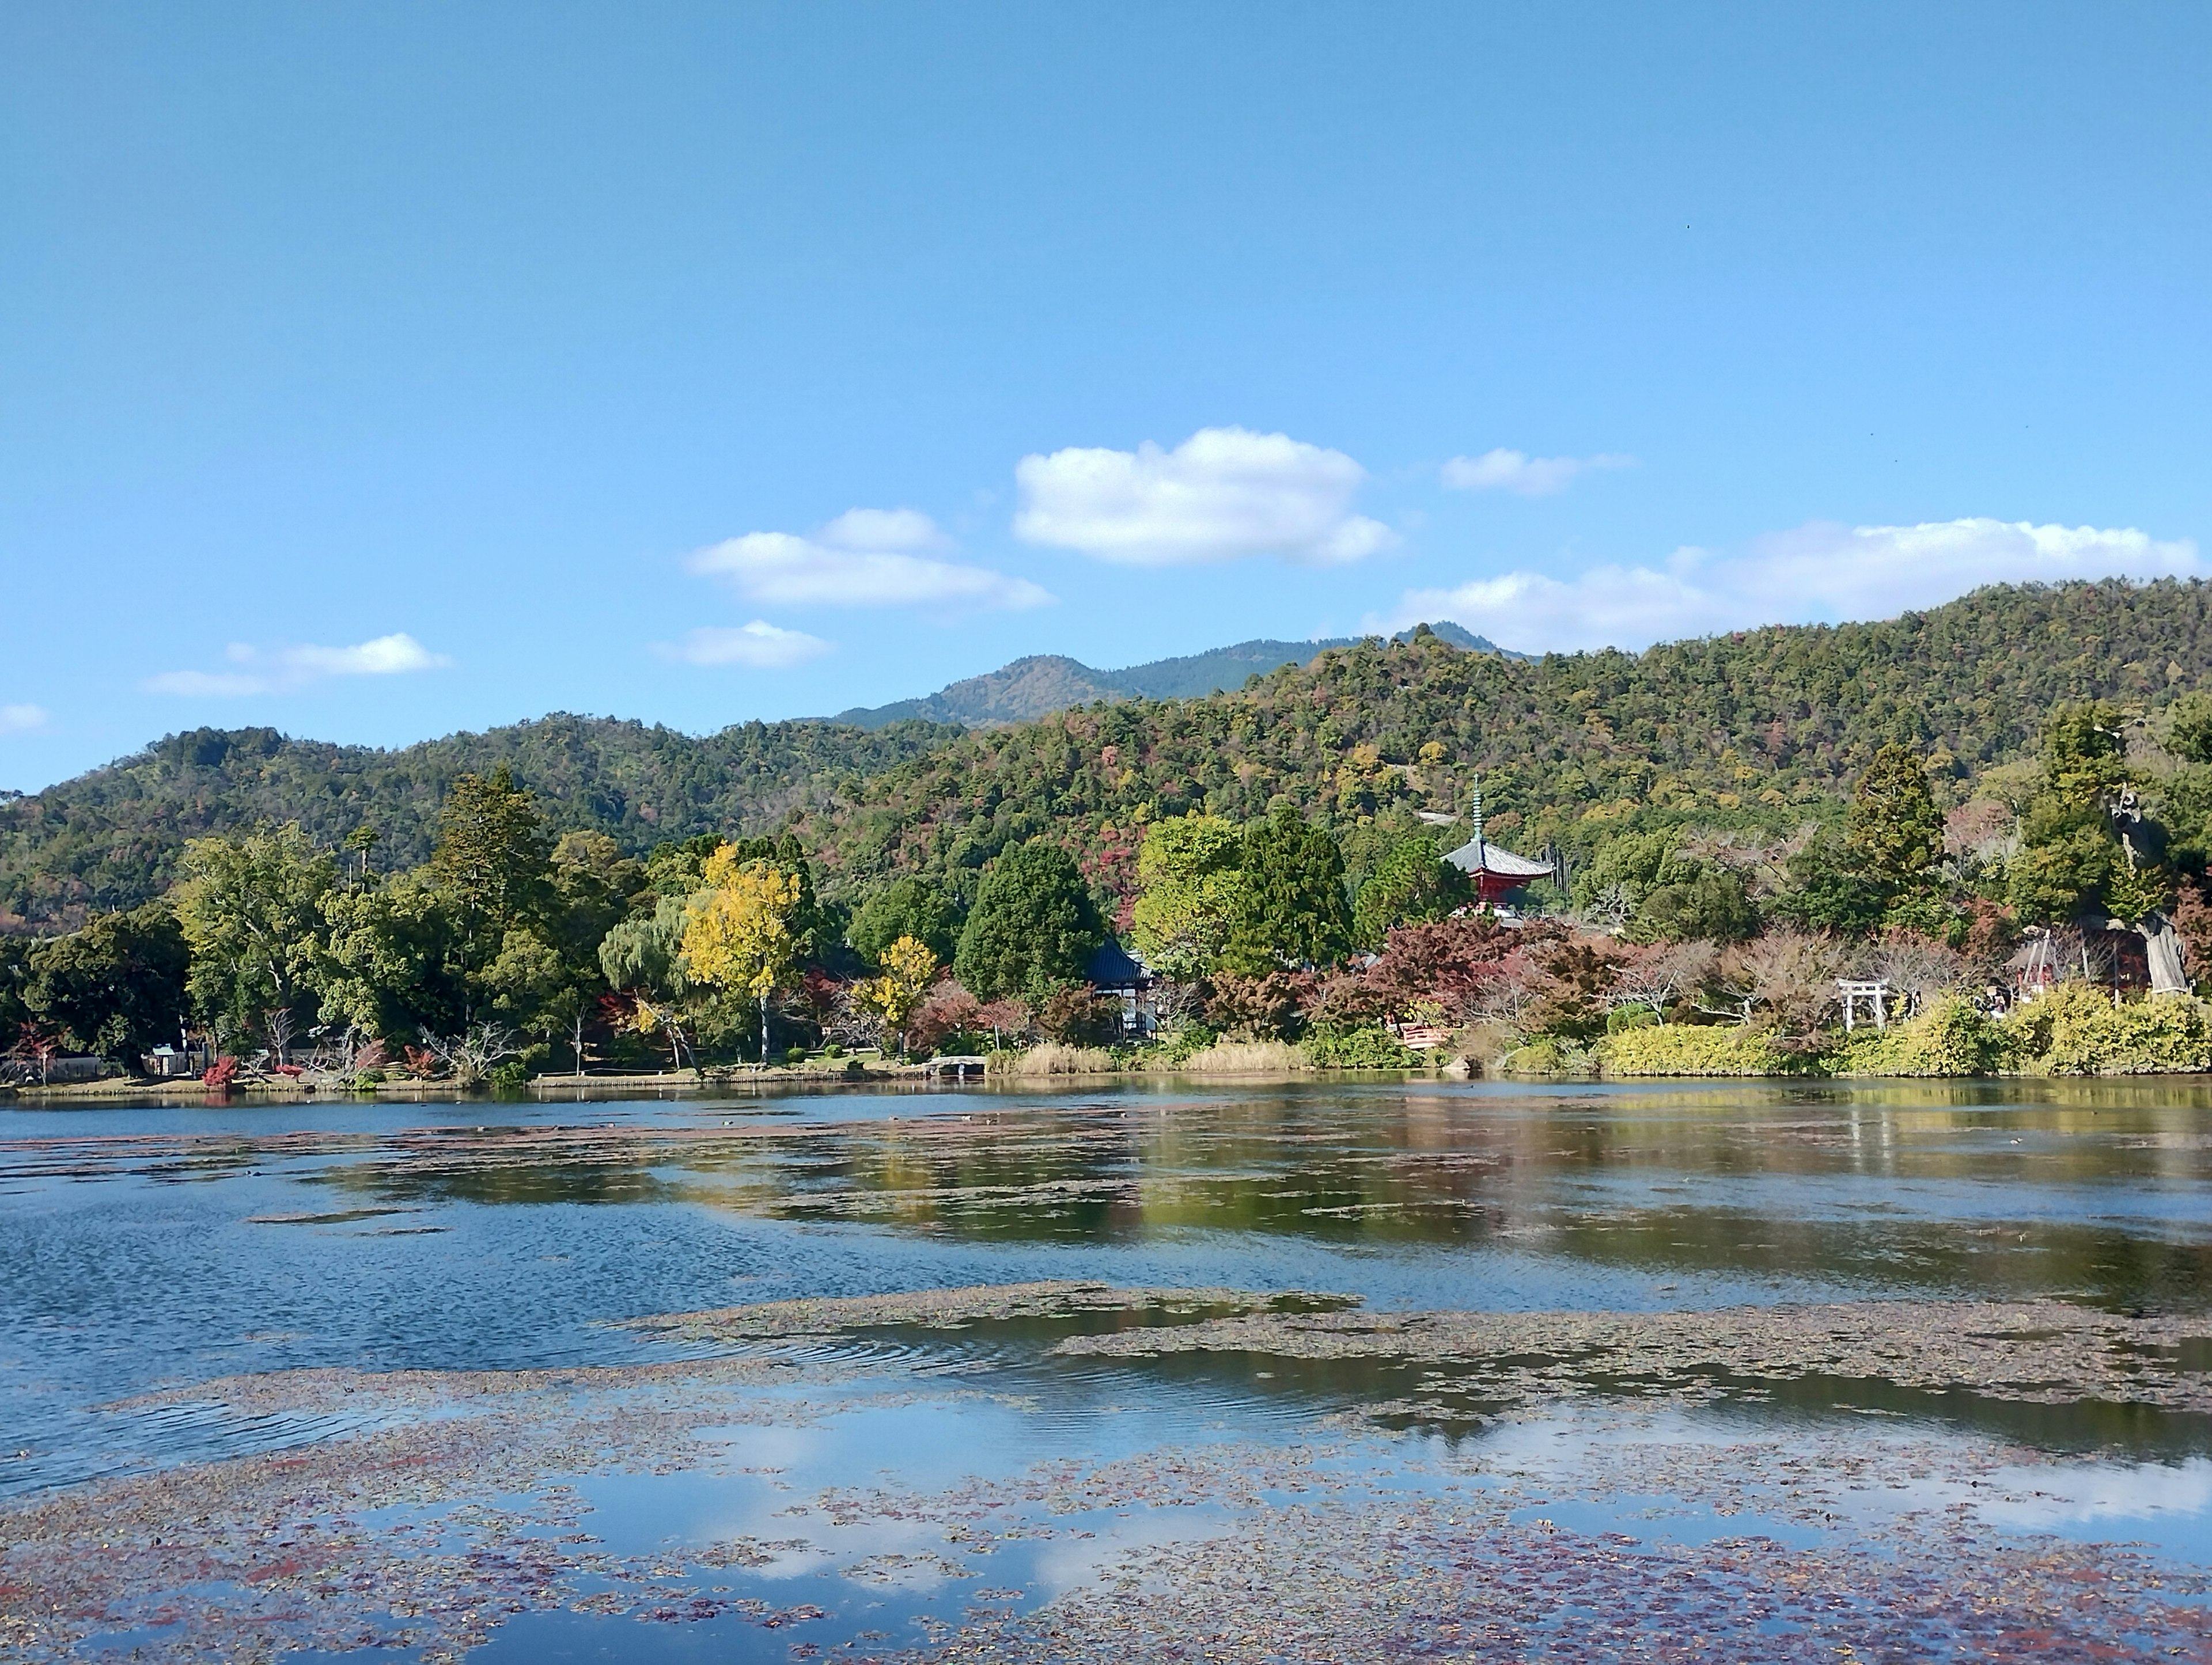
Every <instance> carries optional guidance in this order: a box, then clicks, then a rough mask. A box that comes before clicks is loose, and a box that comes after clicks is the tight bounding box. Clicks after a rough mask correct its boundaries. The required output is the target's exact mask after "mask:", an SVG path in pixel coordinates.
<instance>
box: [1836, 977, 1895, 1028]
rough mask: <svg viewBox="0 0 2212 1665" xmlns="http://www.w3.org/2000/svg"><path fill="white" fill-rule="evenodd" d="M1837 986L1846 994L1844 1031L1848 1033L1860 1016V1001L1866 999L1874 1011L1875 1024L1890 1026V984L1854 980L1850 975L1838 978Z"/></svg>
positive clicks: (1877, 1025)
mask: <svg viewBox="0 0 2212 1665" xmlns="http://www.w3.org/2000/svg"><path fill="white" fill-rule="evenodd" d="M1836 987H1838V989H1840V990H1842V991H1843V996H1844V1034H1846V1035H1848V1034H1850V1032H1851V1030H1852V1029H1853V1027H1854V1026H1855V1024H1856V1022H1857V1018H1858V1011H1859V1002H1860V1001H1861V1000H1864V1001H1865V1002H1866V1003H1867V1005H1868V1006H1870V1007H1871V1008H1873V1011H1874V1026H1875V1028H1876V1029H1887V1028H1888V1027H1889V1006H1888V1002H1889V998H1890V990H1889V985H1888V984H1887V983H1884V982H1872V983H1867V982H1854V981H1851V980H1850V978H1848V977H1838V978H1837V979H1836Z"/></svg>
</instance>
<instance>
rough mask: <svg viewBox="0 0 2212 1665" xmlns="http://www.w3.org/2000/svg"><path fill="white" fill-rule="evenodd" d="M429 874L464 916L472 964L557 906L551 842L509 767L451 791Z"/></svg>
mask: <svg viewBox="0 0 2212 1665" xmlns="http://www.w3.org/2000/svg"><path fill="white" fill-rule="evenodd" d="M430 870H431V872H432V873H433V874H434V875H435V877H436V878H437V881H438V884H439V887H440V888H441V890H444V891H445V892H446V894H447V896H450V897H451V898H452V901H453V909H454V912H455V913H456V914H457V915H459V917H460V920H461V922H462V923H461V928H462V930H463V932H464V933H465V934H466V936H467V937H468V939H469V946H470V949H471V955H470V963H471V964H472V965H473V964H477V963H480V961H479V959H478V955H479V954H480V953H484V951H486V950H488V951H489V954H496V953H497V952H498V951H499V945H500V941H501V938H503V937H504V936H505V935H506V933H507V932H508V931H509V930H511V929H512V928H513V927H516V926H518V925H522V924H525V923H529V922H533V921H538V920H539V919H541V918H542V917H543V916H544V914H545V912H546V909H547V907H548V904H549V903H550V902H551V900H552V890H553V839H552V836H551V835H550V833H548V832H547V831H546V828H545V817H544V816H542V815H540V814H539V813H538V806H537V804H536V802H535V801H534V800H533V799H532V797H531V795H530V793H527V792H526V791H524V790H523V789H522V788H521V787H518V786H516V785H515V784H514V772H513V770H512V769H509V768H508V767H507V765H506V764H505V763H501V764H500V765H499V766H498V767H497V768H496V769H493V770H492V771H491V772H490V773H489V774H488V775H462V776H461V777H460V778H459V780H457V781H454V782H453V786H452V787H451V788H450V789H449V790H448V791H447V793H446V802H445V806H444V807H443V808H442V809H441V810H440V811H438V847H437V848H436V849H435V851H433V852H432V853H431V856H430ZM489 954H487V955H486V956H485V957H489Z"/></svg>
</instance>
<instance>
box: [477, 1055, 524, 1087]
mask: <svg viewBox="0 0 2212 1665" xmlns="http://www.w3.org/2000/svg"><path fill="white" fill-rule="evenodd" d="M484 1079H485V1080H486V1081H488V1082H489V1084H490V1085H492V1087H493V1088H494V1089H495V1090H497V1091H502V1092H513V1091H516V1090H518V1089H520V1088H522V1087H526V1086H528V1085H530V1066H529V1065H527V1064H526V1063H524V1062H523V1061H522V1060H520V1058H510V1059H508V1060H507V1061H506V1062H504V1063H501V1064H495V1065H493V1066H492V1069H491V1073H490V1074H489V1075H488V1076H486V1077H485V1078H484Z"/></svg>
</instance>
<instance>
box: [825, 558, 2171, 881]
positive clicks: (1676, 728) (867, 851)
mask: <svg viewBox="0 0 2212 1665" xmlns="http://www.w3.org/2000/svg"><path fill="white" fill-rule="evenodd" d="M2209 649H2212V590H2208V589H2207V587H2206V586H2204V585H2203V584H2202V583H2197V582H2191V583H2180V582H2175V581H2170V580H2168V581H2160V582H2158V583H2154V584H2150V585H2146V586H2133V585H2130V584H2128V583H2125V582H2123V581H2119V580H2112V581H2109V582H2105V583H2100V584H2087V585H2069V586H2048V587H2046V586H1998V587H1993V588H1990V589H1986V590H1983V591H1979V592H1976V593H1975V594H1973V595H1971V596H1968V597H1966V598H1964V599H1960V600H1959V601H1956V602H1953V603H1950V604H1948V605H1945V606H1942V607H1938V608H1935V609H1932V610H1930V611H1927V612H1923V613H1910V614H1906V615H1905V616H1903V617H1899V618H1897V619H1893V620H1889V621H1886V622H1882V623H1871V624H1846V625H1841V626H1790V627H1774V628H1771V629H1762V630H1755V631H1747V632H1741V633H1738V634H1735V635H1727V636H1718V637H1713V638H1709V639H1705V640H1700V641H1686V642H1678V643H1672V644H1668V645H1666V646H1662V647H1654V648H1652V649H1650V650H1649V651H1648V652H1645V653H1614V652H1605V653H1576V654H1553V655H1548V656H1547V657H1546V658H1544V659H1541V660H1536V661H1533V662H1516V661H1514V660H1511V659H1504V658H1501V657H1498V656H1494V655H1489V654H1476V653H1460V652H1456V651H1454V650H1452V649H1451V648H1449V647H1447V646H1446V645H1445V644H1444V643H1443V642H1441V641H1435V640H1433V639H1429V638H1421V639H1418V640H1416V641H1414V642H1413V643H1412V644H1411V645H1400V644H1396V643H1392V644H1388V645H1386V644H1382V643H1376V642H1370V643H1367V644H1364V645H1362V646H1358V647H1352V648H1347V649H1343V650H1338V651H1332V652H1329V653H1323V654H1322V655H1321V656H1320V657H1319V658H1318V659H1316V660H1315V661H1314V662H1313V663H1312V664H1311V665H1306V666H1303V667H1298V668H1294V669H1289V670H1285V671H1278V672H1276V673H1275V674H1274V675H1273V676H1272V677H1269V678H1267V679H1266V680H1265V681H1264V682H1262V683H1261V684H1260V685H1259V686H1257V687H1256V688H1255V689H1252V690H1247V691H1243V692H1239V693H1236V694H1225V695H1218V696H1214V697H1212V698H1210V699H1206V700H1202V701H1183V702H1176V701H1170V702H1127V703H1123V704H1118V705H1112V706H1097V707H1093V708H1089V709H1086V710H1082V711H1072V712H1066V713H1061V714H1056V715H1054V716H1050V717H1048V718H1045V719H1043V720H1041V721H1038V722H1036V723H1032V724H1028V725H1024V726H1020V727H1017V728H1008V729H1000V730H996V731H992V732H980V733H970V734H968V735H965V736H963V737H962V738H959V739H957V740H956V741H954V742H952V743H951V744H949V745H947V746H945V747H944V748H942V749H940V750H937V751H935V752H933V753H931V754H929V755H927V756H926V757H915V758H914V759H912V760H911V761H909V762H907V763H901V764H899V765H897V766H896V767H894V768H892V769H888V770H885V771H884V772H883V773H882V774H880V775H875V776H873V777H872V778H871V779H869V780H868V781H866V782H864V783H862V784H861V787H860V790H859V791H858V792H857V793H854V794H851V795H850V796H848V797H845V798H842V799H839V800H838V801H836V803H834V804H830V805H818V806H811V807H810V809H809V810H808V811H807V812H806V814H805V817H804V825H803V829H802V836H805V837H806V838H807V839H808V840H809V841H810V842H812V843H814V844H815V845H816V846H817V848H820V849H821V850H822V851H823V884H824V889H825V890H827V891H829V892H830V893H832V894H835V893H837V892H839V891H852V890H859V889H860V888H864V887H865V885H866V884H867V883H868V882H870V880H871V879H872V878H873V877H875V876H877V875H879V874H882V873H885V872H894V871H916V872H934V873H939V874H941V875H944V876H945V877H946V878H950V879H952V880H954V882H955V883H954V888H956V889H957V888H961V886H960V885H959V884H958V883H957V873H958V871H959V870H961V869H963V868H974V867H976V866H981V863H983V862H984V861H986V860H988V859H990V857H991V856H993V855H994V854H996V852H997V851H998V850H999V849H1000V848H1004V847H1005V846H1006V844H1007V843H1009V842H1015V841H1018V840H1019V839H1022V838H1025V837H1028V836H1032V835H1034V834H1036V833H1040V832H1047V831H1052V832H1055V833H1057V834H1058V835H1059V836H1061V837H1063V838H1064V839H1065V840H1066V842H1069V843H1070V844H1072V845H1073V846H1074V847H1075V848H1078V849H1079V850H1080V851H1081V852H1082V853H1083V854H1085V856H1086V858H1087V860H1089V861H1090V862H1091V869H1092V872H1093V873H1094V876H1095V877H1096V878H1097V879H1098V881H1099V882H1100V883H1101V884H1102V886H1103V887H1105V888H1111V889H1115V890H1124V891H1126V884H1125V882H1124V881H1125V878H1126V873H1127V869H1128V866H1129V864H1130V861H1131V860H1132V844H1133V840H1132V835H1131V829H1132V827H1133V823H1138V822H1140V821H1142V820H1145V819H1150V818H1157V817H1160V816H1163V815H1172V814H1176V813H1178V812H1180V811H1184V810H1187V809H1193V808H1200V807H1203V808H1206V809H1210V810H1212V811H1215V812H1218V813H1219V814H1222V815H1225V816H1228V817H1231V818H1235V819H1249V818H1250V817H1254V816H1255V815H1258V814H1259V813H1261V811H1263V810H1264V809H1265V808H1266V806H1267V803H1268V801H1269V800H1270V799H1272V798H1273V797H1275V796H1277V795H1284V796H1287V797H1289V798H1291V799H1293V800H1294V801H1295V802H1297V804H1299V805H1301V806H1302V807H1304V808H1305V809H1307V810H1308V811H1310V812H1318V813H1319V814H1321V815H1322V816H1323V817H1326V818H1328V819H1329V820H1330V821H1332V822H1334V823H1337V824H1339V825H1340V826H1353V827H1356V826H1358V825H1359V824H1360V823H1362V822H1363V821H1365V820H1368V819H1370V818H1372V817H1378V816H1381V817H1390V816H1392V815H1394V814H1396V815H1401V816H1403V815H1408V814H1409V813H1410V811H1412V810H1413V809H1415V808H1429V809H1444V808H1449V809H1454V810H1456V809H1459V808H1461V807H1462V805H1463V803H1464V797H1465V793H1466V788H1467V786H1468V779H1469V776H1470V775H1472V774H1473V772H1474V771H1475V770H1478V769H1479V770H1480V772H1481V775H1482V781H1483V787H1484V794H1485V798H1486V802H1487V805H1488V806H1489V809H1490V812H1491V817H1492V819H1491V822H1490V826H1491V829H1492V833H1493V835H1495V836H1499V837H1500V838H1501V839H1504V840H1505V841H1508V842H1514V843H1518V844H1521V845H1522V846H1523V847H1524V848H1537V847H1540V846H1541V845H1542V844H1543V843H1544V842H1547V840H1557V841H1558V842H1559V843H1561V844H1562V845H1563V846H1565V847H1566V848H1570V849H1575V848H1589V847H1590V846H1592V845H1593V844H1595V842H1598V841H1599V840H1600V839H1601V838H1602V837H1604V836H1607V835H1609V834H1611V833H1613V832H1615V831H1619V830H1621V829H1624V828H1626V827H1629V826H1634V825H1638V824H1644V823H1666V822H1672V823H1682V822H1686V821H1697V822H1699V823H1710V824H1719V825H1723V826H1725V825H1729V824H1737V825H1765V826H1768V827H1773V828H1776V829H1780V828H1784V827H1787V826H1791V825H1795V824H1797V823H1802V822H1803V821H1804V820H1806V819H1808V818H1814V817H1825V816H1826V815H1829V814H1831V813H1832V812H1833V811H1834V809H1835V807H1836V806H1837V805H1838V804H1839V803H1840V801H1841V797H1842V795H1843V794H1844V793H1845V792H1846V790H1847V788H1848V786H1849V783H1850V781H1851V780H1852V779H1853V778H1854V777H1855V776H1856V775H1857V773H1858V772H1859V771H1860V770H1861V769H1863V768H1864V767H1865V765H1866V763H1867V762H1868V760H1869V758H1871V757H1872V756H1873V754H1874V752H1875V750H1876V749H1877V748H1878V747H1879V746H1881V744H1883V743H1884V742H1885V741H1888V740H1892V739H1896V740H1902V741H1905V742H1906V743H1908V744H1911V746H1912V747H1913V748H1914V749H1915V750H1918V751H1921V752H1923V753H1924V754H1927V755H1928V756H1929V758H1930V759H1931V766H1932V768H1933V769H1934V770H1935V772H1936V774H1937V775H1938V776H1939V778H1942V779H1946V780H1948V781H1949V783H1950V784H1949V787H1948V793H1949V794H1950V795H1951V796H1953V797H1956V796H1958V795H1960V794H1962V793H1964V791H1965V790H1966V782H1967V781H1968V780H1969V778H1970V777H1971V776H1972V774H1973V773H1974V772H1975V771H1977V770H1978V769H1981V768H1983V767H1984V766H1986V765H1988V764H1990V763H1998V762H2002V761H2004V760H2006V759H2008V758H2011V757H2015V756H2018V755H2020V754H2021V753H2023V752H2025V751H2026V750H2027V749H2028V748H2029V746H2030V745H2031V744H2032V742H2033V734H2034V731H2035V727H2036V726H2037V724H2038V722H2039V720H2040V718H2041V716H2042V714H2044V713H2045V711H2046V710H2048V708H2050V707H2051V705H2052V704H2054V703H2056V702H2059V701H2062V700H2068V699H2081V698H2088V697H2100V698H2108V699H2112V700H2116V701H2118V702H2122V703H2123V704H2134V705H2138V706H2142V707H2143V708H2154V707H2157V706H2160V705H2162V704H2164V703H2165V702H2167V701H2168V700H2169V699H2171V698H2172V696H2174V695H2176V694H2178V693H2179V692H2181V691H2182V690H2186V689H2188V688H2191V687H2193V686H2195V685H2197V683H2198V681H2199V679H2200V678H2201V677H2202V675H2203V671H2204V669H2205V666H2206V664H2207V655H2208V650H2209Z"/></svg>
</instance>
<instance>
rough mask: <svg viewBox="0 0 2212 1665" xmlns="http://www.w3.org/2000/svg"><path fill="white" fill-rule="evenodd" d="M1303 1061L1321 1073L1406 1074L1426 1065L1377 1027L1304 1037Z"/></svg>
mask: <svg viewBox="0 0 2212 1665" xmlns="http://www.w3.org/2000/svg"><path fill="white" fill-rule="evenodd" d="M1305 1054H1306V1058H1307V1060H1308V1061H1309V1062H1310V1063H1313V1064H1316V1065H1317V1066H1320V1067H1321V1068H1322V1069H1325V1070H1410V1069H1419V1068H1420V1067H1421V1066H1422V1065H1423V1064H1424V1063H1425V1061H1426V1060H1424V1059H1423V1058H1422V1056H1421V1054H1419V1053H1418V1052H1415V1051H1414V1050H1413V1048H1411V1047H1409V1046H1407V1044H1406V1043H1405V1042H1402V1041H1401V1040H1400V1039H1399V1038H1398V1037H1397V1036H1395V1035H1393V1034H1391V1033H1390V1031H1389V1030H1387V1029H1384V1028H1383V1027H1382V1026H1381V1025H1380V1024H1366V1025H1364V1026H1363V1027H1361V1028H1358V1029H1353V1030H1337V1031H1327V1032H1325V1031H1320V1030H1316V1031H1315V1032H1314V1033H1312V1034H1310V1035H1308V1036H1306V1041H1305Z"/></svg>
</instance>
